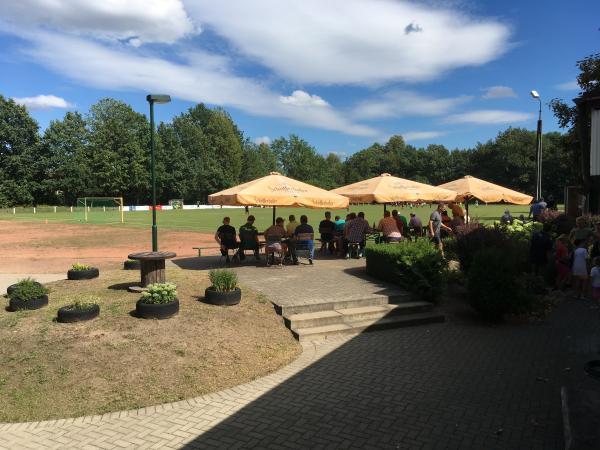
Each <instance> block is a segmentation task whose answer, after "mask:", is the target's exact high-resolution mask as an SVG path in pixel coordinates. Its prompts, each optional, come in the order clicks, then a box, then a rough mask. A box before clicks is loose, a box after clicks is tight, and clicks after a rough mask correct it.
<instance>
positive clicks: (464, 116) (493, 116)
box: [443, 109, 534, 125]
mask: <svg viewBox="0 0 600 450" xmlns="http://www.w3.org/2000/svg"><path fill="white" fill-rule="evenodd" d="M533 119H534V114H530V113H523V112H519V111H504V110H498V109H483V110H478V111H470V112H466V113H461V114H453V115H451V116H448V117H446V118H445V119H444V120H443V122H444V123H453V124H458V123H471V124H478V125H487V124H510V123H513V122H525V121H526V120H533Z"/></svg>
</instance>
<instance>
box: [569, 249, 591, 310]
mask: <svg viewBox="0 0 600 450" xmlns="http://www.w3.org/2000/svg"><path fill="white" fill-rule="evenodd" d="M575 246H576V248H575V251H574V252H573V269H572V272H573V277H574V278H575V290H576V292H577V298H582V297H585V293H586V289H587V283H588V269H587V257H588V251H587V248H586V244H585V241H584V240H582V239H578V240H576V241H575Z"/></svg>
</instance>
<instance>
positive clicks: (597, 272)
mask: <svg viewBox="0 0 600 450" xmlns="http://www.w3.org/2000/svg"><path fill="white" fill-rule="evenodd" d="M590 278H591V280H592V298H593V299H594V300H600V256H596V257H595V258H594V267H592V272H591V273H590Z"/></svg>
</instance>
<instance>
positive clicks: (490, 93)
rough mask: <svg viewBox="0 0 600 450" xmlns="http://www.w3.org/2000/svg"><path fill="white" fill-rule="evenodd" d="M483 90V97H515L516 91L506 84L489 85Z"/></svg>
mask: <svg viewBox="0 0 600 450" xmlns="http://www.w3.org/2000/svg"><path fill="white" fill-rule="evenodd" d="M483 90H484V91H485V92H484V93H483V95H482V98H484V99H486V100H487V99H491V98H508V97H516V96H517V93H516V92H515V91H514V90H513V88H511V87H508V86H491V87H488V88H485V89H483Z"/></svg>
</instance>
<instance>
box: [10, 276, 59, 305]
mask: <svg viewBox="0 0 600 450" xmlns="http://www.w3.org/2000/svg"><path fill="white" fill-rule="evenodd" d="M48 292H50V291H49V290H48V288H46V287H44V286H41V285H40V284H38V283H37V282H36V281H35V280H33V279H31V278H25V279H24V280H21V281H19V282H18V283H17V285H16V286H15V289H14V290H13V291H12V292H11V293H10V295H9V297H10V298H11V299H14V300H22V301H30V300H35V299H37V298H40V297H43V296H44V295H46V294H47V293H48Z"/></svg>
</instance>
